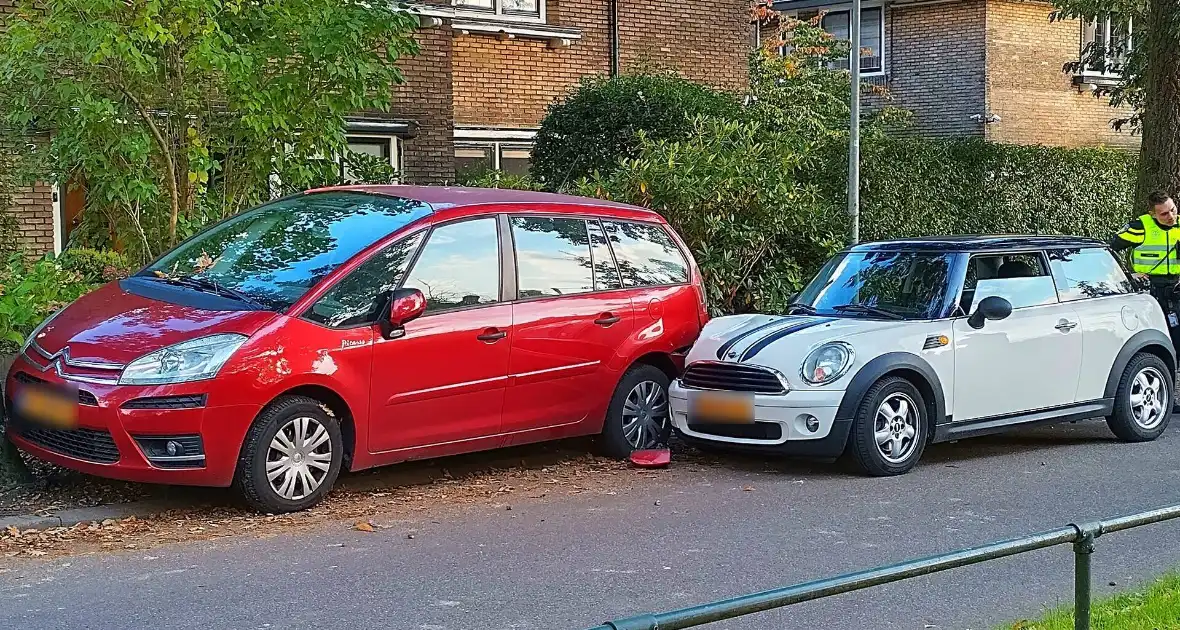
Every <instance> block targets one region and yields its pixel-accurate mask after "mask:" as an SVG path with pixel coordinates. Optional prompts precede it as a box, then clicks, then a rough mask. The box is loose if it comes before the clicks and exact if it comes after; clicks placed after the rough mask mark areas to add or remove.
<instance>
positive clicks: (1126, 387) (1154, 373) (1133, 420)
mask: <svg viewBox="0 0 1180 630" xmlns="http://www.w3.org/2000/svg"><path fill="white" fill-rule="evenodd" d="M1171 373H1172V371H1171V370H1169V369H1168V365H1167V364H1166V363H1164V361H1163V359H1160V358H1159V357H1157V356H1155V355H1154V354H1150V353H1147V352H1142V353H1139V354H1137V355H1135V356H1134V357H1131V361H1130V362H1128V363H1127V367H1126V368H1124V369H1123V376H1122V378H1121V379H1120V380H1119V387H1118V390H1116V392H1115V397H1114V413H1113V414H1111V416H1110V417H1109V418H1107V419H1106V424H1107V426H1109V427H1110V430H1111V432H1113V433H1114V434H1115V435H1116V436H1118V438H1119V439H1120V440H1123V441H1125V442H1146V441H1149V440H1154V439H1155V438H1157V437H1159V436H1160V435H1161V434H1163V432H1164V430H1165V429H1167V428H1168V422H1169V420H1171V416H1172V396H1173V385H1174V383H1173V382H1172V379H1171V378H1169V377H1168V376H1167V375H1170V374H1171Z"/></svg>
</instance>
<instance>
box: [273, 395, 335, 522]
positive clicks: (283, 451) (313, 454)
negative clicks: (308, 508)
mask: <svg viewBox="0 0 1180 630" xmlns="http://www.w3.org/2000/svg"><path fill="white" fill-rule="evenodd" d="M329 437H330V436H329V435H328V430H327V429H325V428H324V425H322V424H320V422H319V420H316V419H315V418H309V417H306V416H304V417H299V418H295V419H293V420H291V421H290V422H288V423H287V424H285V425H283V427H282V428H281V429H279V432H278V433H276V434H275V436H274V439H272V440H271V441H270V448H269V449H267V452H266V478H267V480H268V481H270V487H271V489H273V490H274V491H275V492H276V493H277V494H278V495H279V496H280V497H283V498H284V499H287V500H289V501H298V500H299V499H302V498H304V497H306V496H307V495H309V494H311V493H313V492H315V491H316V488H319V487H320V485H321V484H323V483H324V478H325V477H327V476H328V469H329V468H331V467H332V440H331V439H329Z"/></svg>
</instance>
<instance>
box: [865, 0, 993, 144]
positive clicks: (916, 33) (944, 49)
mask: <svg viewBox="0 0 1180 630" xmlns="http://www.w3.org/2000/svg"><path fill="white" fill-rule="evenodd" d="M887 13H888V15H887V17H886V19H887V25H888V27H887V31H888V32H887V34H886V41H885V47H886V55H887V57H888V60H887V65H886V72H888V73H889V76H890V81H889V87H890V92H891V94H892V96H893V102H892V104H893V105H895V106H898V107H902V108H905V109H908V110H910V111H912V112H913V123H914V127H913V131H914V132H915V133H918V134H920V135H926V136H967V135H982V134H983V124H982V123H978V122H975V121H972V120H971V116H972V115H973V114H982V113H984V106H985V105H984V92H985V82H986V80H985V76H984V71H985V68H986V61H985V54H986V52H985V51H986V44H985V41H984V33H985V31H986V28H985V14H986V4H985V0H963V1H961V2H954V3H950V4H936V5H925V6H916V7H904V6H897V5H894V6H892V7H890V9H889V11H888V12H887Z"/></svg>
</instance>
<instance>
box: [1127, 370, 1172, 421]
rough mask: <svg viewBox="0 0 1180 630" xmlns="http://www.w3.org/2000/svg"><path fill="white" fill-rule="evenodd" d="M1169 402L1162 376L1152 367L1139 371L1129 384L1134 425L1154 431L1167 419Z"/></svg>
mask: <svg viewBox="0 0 1180 630" xmlns="http://www.w3.org/2000/svg"><path fill="white" fill-rule="evenodd" d="M1169 404H1170V401H1169V400H1168V388H1167V387H1165V386H1164V376H1163V374H1160V372H1159V370H1157V369H1155V368H1153V367H1146V368H1143V369H1142V370H1139V373H1138V374H1136V375H1135V380H1134V381H1132V382H1131V415H1132V416H1133V417H1134V418H1135V424H1138V425H1139V426H1140V427H1142V428H1144V429H1154V428H1156V427H1157V426H1159V424H1160V423H1161V422H1163V421H1164V418H1166V417H1168V411H1169V410H1170V407H1169Z"/></svg>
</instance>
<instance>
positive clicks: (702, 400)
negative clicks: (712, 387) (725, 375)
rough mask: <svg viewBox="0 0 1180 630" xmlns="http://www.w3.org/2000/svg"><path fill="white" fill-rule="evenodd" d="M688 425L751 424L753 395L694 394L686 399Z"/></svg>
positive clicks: (728, 393) (752, 419)
mask: <svg viewBox="0 0 1180 630" xmlns="http://www.w3.org/2000/svg"><path fill="white" fill-rule="evenodd" d="M688 422H689V424H751V423H753V422H754V395H753V394H745V393H732V392H694V395H692V396H690V397H689V399H688Z"/></svg>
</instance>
